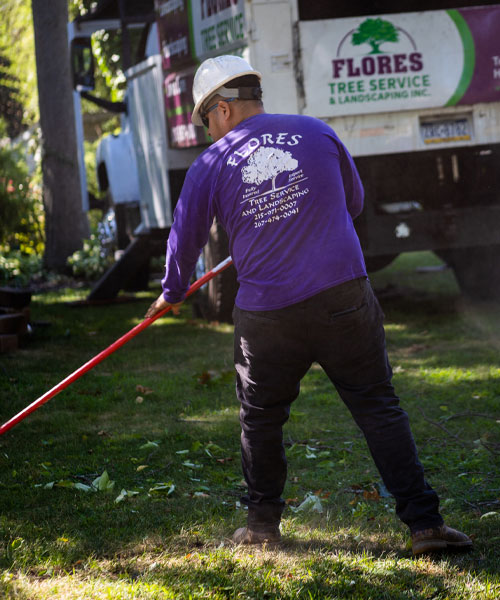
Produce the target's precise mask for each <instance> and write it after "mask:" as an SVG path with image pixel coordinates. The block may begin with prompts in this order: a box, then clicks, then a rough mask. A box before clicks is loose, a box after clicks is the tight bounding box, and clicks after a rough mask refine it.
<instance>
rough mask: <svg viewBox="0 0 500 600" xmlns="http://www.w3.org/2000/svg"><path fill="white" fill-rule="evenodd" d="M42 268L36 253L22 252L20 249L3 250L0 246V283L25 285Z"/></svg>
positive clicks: (40, 258) (40, 259)
mask: <svg viewBox="0 0 500 600" xmlns="http://www.w3.org/2000/svg"><path fill="white" fill-rule="evenodd" d="M41 268H42V257H41V256H40V255H38V254H23V253H22V252H21V251H20V250H10V251H4V250H3V249H2V247H1V246H0V284H2V285H5V284H8V285H12V286H19V287H23V286H27V285H28V284H29V283H30V281H31V279H32V278H33V276H34V275H36V274H37V273H39V272H40V270H41Z"/></svg>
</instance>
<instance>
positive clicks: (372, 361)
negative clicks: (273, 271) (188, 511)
mask: <svg viewBox="0 0 500 600" xmlns="http://www.w3.org/2000/svg"><path fill="white" fill-rule="evenodd" d="M233 317H234V324H235V336H234V339H235V346H234V353H235V366H236V373H237V377H236V392H237V395H238V399H239V401H240V403H241V409H240V422H241V429H242V433H241V451H242V466H243V474H244V477H245V480H246V482H247V484H248V494H247V495H246V496H244V498H243V502H244V503H245V504H247V505H248V508H249V520H253V521H254V522H276V521H279V519H280V517H281V513H282V511H283V508H284V502H283V500H282V498H281V494H282V492H283V488H284V486H285V480H286V472H287V465H286V458H285V451H284V447H283V434H282V427H283V425H284V424H285V422H286V421H287V419H288V416H289V413H290V405H291V403H292V402H293V401H294V400H295V398H296V397H297V396H298V394H299V388H300V380H301V379H302V377H303V376H304V375H305V374H306V372H307V371H308V369H309V367H310V366H311V364H312V363H313V362H314V361H316V362H318V363H319V364H320V365H321V367H322V368H323V369H324V371H325V372H326V374H327V375H328V377H329V378H330V380H331V381H332V383H333V384H334V386H335V388H336V389H337V391H338V393H339V395H340V397H341V398H342V400H343V401H344V403H345V404H346V406H347V408H348V409H349V410H350V412H351V414H352V416H353V417H354V420H355V421H356V423H357V425H358V426H359V427H360V429H361V431H362V432H363V434H364V436H365V438H366V441H367V443H368V447H369V449H370V452H371V454H372V456H373V459H374V461H375V464H376V466H377V468H378V470H379V472H380V475H381V477H382V479H383V481H384V483H385V485H386V487H387V489H388V490H389V491H390V492H391V494H392V495H393V496H394V498H395V499H396V513H397V514H398V516H399V518H400V519H401V520H402V521H403V522H404V523H406V524H407V525H408V526H409V527H410V529H411V530H412V531H418V530H419V529H425V528H428V527H436V526H439V525H441V524H442V523H443V519H442V518H441V516H440V514H439V512H438V507H439V499H438V496H437V494H436V492H435V491H434V490H433V489H432V488H431V487H430V486H429V484H428V483H427V482H426V481H425V479H424V473H423V468H422V465H421V464H420V462H419V460H418V456H417V450H416V447H415V443H414V440H413V436H412V433H411V431H410V426H409V422H408V416H407V414H406V412H405V411H404V410H403V409H402V408H401V407H400V406H399V398H398V397H397V396H396V394H395V391H394V388H393V386H392V384H391V377H392V370H391V367H390V364H389V361H388V358H387V352H386V346H385V333H384V327H383V313H382V310H381V309H380V306H379V303H378V301H377V299H376V298H375V296H374V294H373V291H372V288H371V285H370V283H369V281H368V280H367V279H365V278H361V279H355V280H353V281H349V282H347V283H343V284H341V285H338V286H336V287H333V288H330V289H328V290H325V291H323V292H321V293H319V294H317V295H316V296H313V297H312V298H309V299H307V300H304V301H302V302H299V303H297V304H293V305H292V306H288V307H285V308H282V309H279V310H272V311H245V310H241V309H239V308H238V307H235V309H234V313H233ZM326 410H327V409H325V416H324V417H325V423H327V422H328V418H329V416H328V414H327V412H326Z"/></svg>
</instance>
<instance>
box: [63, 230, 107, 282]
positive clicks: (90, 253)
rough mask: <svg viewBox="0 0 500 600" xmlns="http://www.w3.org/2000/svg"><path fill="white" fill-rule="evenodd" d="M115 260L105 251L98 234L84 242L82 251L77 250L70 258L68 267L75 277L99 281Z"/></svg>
mask: <svg viewBox="0 0 500 600" xmlns="http://www.w3.org/2000/svg"><path fill="white" fill-rule="evenodd" d="M112 262H113V258H112V257H111V256H110V255H109V253H108V252H106V250H105V249H103V247H102V244H101V240H100V239H99V236H98V234H97V233H92V235H91V236H90V239H88V240H84V241H83V248H82V250H77V251H76V252H74V253H73V254H72V255H71V256H70V257H69V258H68V265H69V266H70V267H71V269H72V273H73V275H74V276H75V277H83V278H84V279H89V280H94V279H98V278H99V277H100V276H101V275H103V273H104V272H105V271H106V269H107V268H108V267H109V266H111V264H112Z"/></svg>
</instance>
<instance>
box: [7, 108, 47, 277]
mask: <svg viewBox="0 0 500 600" xmlns="http://www.w3.org/2000/svg"><path fill="white" fill-rule="evenodd" d="M5 132H6V128H5V124H4V122H3V121H2V120H1V119H0V281H2V282H3V283H14V284H16V285H26V283H28V281H29V279H30V277H31V276H32V275H33V274H34V273H36V272H37V271H38V270H39V269H40V265H41V256H42V253H43V248H44V224H43V223H44V211H43V204H42V194H41V188H40V185H38V183H37V177H36V176H30V174H29V171H28V166H27V164H26V157H25V152H24V149H23V148H22V146H20V145H12V144H11V142H10V140H9V139H8V138H7V137H6V133H5Z"/></svg>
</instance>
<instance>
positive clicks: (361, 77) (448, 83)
mask: <svg viewBox="0 0 500 600" xmlns="http://www.w3.org/2000/svg"><path fill="white" fill-rule="evenodd" d="M127 5H129V6H130V7H133V8H134V9H135V10H137V6H138V5H141V6H142V7H143V8H144V9H145V11H144V14H143V15H142V16H140V15H136V16H135V17H134V18H132V19H129V22H127V20H126V14H125V12H124V7H126V6H127ZM113 10H114V13H113ZM110 14H111V17H112V19H114V20H115V26H118V27H120V28H121V30H122V32H124V33H125V32H126V30H127V27H130V26H132V25H134V26H140V25H141V23H142V25H141V26H143V27H144V28H145V30H146V29H147V31H148V32H149V40H150V41H149V42H148V44H145V45H144V46H145V47H149V48H150V51H149V55H146V54H145V55H144V56H142V57H139V58H138V60H137V62H136V64H131V65H129V67H128V68H127V69H126V70H125V76H126V80H127V90H126V98H125V106H126V113H125V114H124V116H123V122H124V127H123V134H119V135H118V136H117V137H116V138H114V139H113V140H108V141H106V140H104V141H103V145H106V144H107V146H108V148H107V150H108V151H107V152H104V151H101V152H100V153H99V156H100V160H99V162H98V166H97V170H98V178H99V182H100V185H101V186H102V188H103V189H105V188H107V189H110V190H113V189H117V190H118V189H119V186H118V185H117V184H118V183H119V184H120V185H121V187H122V188H123V187H124V185H123V184H124V183H125V182H126V183H127V185H126V186H125V188H126V189H127V190H128V191H130V190H132V189H135V190H137V198H132V197H130V194H129V199H128V200H127V201H125V200H124V198H120V197H117V196H116V195H115V194H114V193H113V198H112V204H114V205H115V207H117V206H118V205H119V204H120V203H123V204H124V205H127V204H128V205H130V206H135V207H136V211H138V214H139V216H138V217H137V227H136V228H135V229H134V230H133V232H132V233H131V234H130V235H129V238H128V240H127V244H128V245H127V247H126V248H125V249H124V252H123V254H122V258H121V259H120V260H119V261H118V262H117V263H116V264H115V266H114V267H113V268H112V269H111V271H110V272H108V273H107V274H106V275H105V276H104V277H103V278H102V280H100V281H99V282H98V283H97V285H96V287H95V288H94V290H92V292H91V295H94V296H95V297H97V298H100V297H105V296H109V295H113V294H116V293H117V292H118V290H119V289H120V287H123V285H125V279H126V277H128V276H130V274H132V273H133V272H135V270H137V269H142V270H144V269H145V260H147V259H149V255H150V254H151V253H154V252H158V251H159V250H158V245H160V246H161V251H162V252H164V249H165V240H166V238H167V236H168V230H169V228H170V226H171V225H172V218H173V210H174V208H175V204H176V201H177V198H178V196H179V192H180V189H181V187H182V182H183V179H184V176H185V173H186V171H187V169H188V168H189V166H190V164H191V163H192V162H193V160H194V159H195V158H196V157H197V156H198V155H199V154H200V153H201V152H202V151H203V150H204V149H205V148H206V147H207V145H208V144H209V143H210V139H209V138H208V136H207V133H206V132H205V131H204V129H202V128H199V127H194V126H193V124H192V123H191V120H190V116H191V111H192V110H193V106H194V102H193V98H192V95H191V87H192V82H193V77H194V73H195V71H196V68H197V67H198V65H199V64H200V63H201V62H202V61H203V60H204V59H206V58H209V57H213V56H217V55H220V54H236V55H239V56H242V57H244V58H245V59H247V60H248V61H249V62H250V64H251V65H252V66H253V67H254V68H255V69H257V70H258V71H260V72H261V73H262V76H263V78H262V83H263V90H264V104H265V108H266V111H267V112H270V113H296V114H297V113H298V114H304V115H310V116H314V117H317V118H319V119H322V120H324V121H325V122H326V123H328V124H329V125H330V126H331V127H332V128H333V129H334V130H335V131H336V133H337V134H338V136H339V137H340V139H341V140H342V141H343V142H344V144H345V145H346V146H347V148H348V150H349V151H350V153H351V154H352V156H353V157H354V160H355V163H356V165H357V168H358V170H359V173H360V175H361V179H362V181H363V184H364V187H365V208H364V211H363V214H362V215H361V216H360V217H358V219H356V223H355V225H356V230H357V232H358V235H359V238H360V241H361V245H362V247H363V251H364V255H365V259H366V263H367V268H368V270H369V271H374V270H377V269H381V268H383V267H384V266H386V265H388V264H390V262H391V261H392V260H394V258H395V257H397V256H398V255H399V254H400V253H403V252H412V251H421V250H430V251H433V252H434V253H435V254H436V255H438V256H439V257H440V258H441V259H442V260H443V261H444V262H445V263H446V264H447V265H449V267H451V268H452V269H453V272H454V274H455V277H456V280H457V282H458V285H459V286H460V289H461V291H462V292H463V293H464V294H465V295H467V296H469V297H471V298H474V299H481V300H493V301H497V300H499V299H500V267H499V266H498V263H499V259H500V227H499V225H500V168H499V167H500V48H499V46H498V39H500V4H495V3H494V2H487V1H483V2H474V1H468V0H465V1H460V0H451V1H448V0H437V1H433V2H430V1H428V0H420V1H418V2H417V1H416V0H409V1H408V2H405V3H400V2H395V1H394V0H377V1H373V2H365V1H363V2H361V1H359V0H350V1H349V2H344V1H339V2H331V1H328V0H318V1H317V2H309V1H307V0H265V1H264V0H156V2H155V3H154V4H153V3H152V2H140V3H137V2H135V3H134V2H124V1H120V2H115V3H113V2H111V1H110V0H107V1H105V0H101V1H100V2H98V3H97V5H96V8H95V10H94V11H93V13H91V14H89V15H87V16H86V17H83V18H80V19H79V20H76V21H75V22H73V23H71V24H70V25H71V27H70V40H71V43H72V57H73V59H72V64H73V65H77V66H78V65H84V66H85V68H81V69H80V70H79V69H78V68H77V67H75V68H74V73H75V79H74V81H75V91H74V95H75V106H76V108H77V111H76V112H77V113H78V98H77V96H79V95H81V94H82V93H86V90H87V91H88V89H89V86H88V85H87V87H85V82H86V81H87V83H88V80H89V68H90V69H91V68H92V67H91V66H90V67H89V66H88V65H89V64H90V63H91V57H89V56H88V53H89V48H90V42H89V39H90V35H91V32H92V31H95V30H96V28H104V27H106V26H111V23H107V24H106V23H105V22H104V21H105V19H106V18H107V19H108V21H109V15H110ZM141 19H143V21H142V22H141ZM75 40H76V41H75ZM84 53H87V60H84V59H83V58H82V56H83V54H84ZM129 54H130V53H129ZM77 118H78V115H77ZM113 146H115V148H114V152H113ZM125 146H126V147H127V148H128V150H127V152H128V154H127V156H128V158H127V159H124V158H123V155H124V150H123V148H124V147H125ZM118 147H121V150H120V151H119V150H118ZM120 152H121V155H122V156H121V157H120ZM134 163H135V167H134ZM82 177H83V176H82ZM115 177H116V178H118V180H119V181H118V182H117V183H115V182H114V181H113V178H115ZM325 193H327V191H325ZM159 241H160V242H161V243H160V244H158V242H159ZM226 254H227V239H226V237H225V234H224V232H223V230H222V229H221V227H220V225H219V224H218V223H217V222H214V224H213V226H212V229H211V232H210V239H209V242H208V244H207V246H206V247H205V249H204V250H203V253H202V256H201V259H200V269H202V268H203V267H204V266H205V267H208V268H210V267H211V266H213V265H214V264H215V263H216V262H217V261H219V259H223V258H225V255H226ZM236 289H237V283H236V277H235V274H234V272H233V273H231V271H230V270H228V271H226V272H225V273H224V274H223V275H221V276H220V277H218V278H215V279H214V280H212V282H211V283H210V284H209V285H208V286H207V287H206V288H205V290H204V294H202V295H201V297H200V300H199V302H198V306H197V310H199V311H200V313H201V314H202V315H204V316H206V317H208V318H212V319H219V320H224V319H228V318H230V313H231V308H232V304H233V300H234V296H235V293H236Z"/></svg>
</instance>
